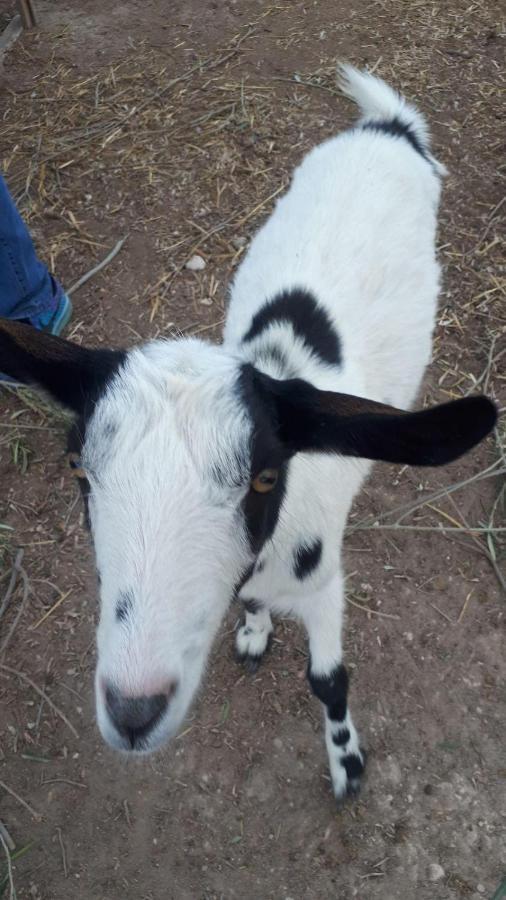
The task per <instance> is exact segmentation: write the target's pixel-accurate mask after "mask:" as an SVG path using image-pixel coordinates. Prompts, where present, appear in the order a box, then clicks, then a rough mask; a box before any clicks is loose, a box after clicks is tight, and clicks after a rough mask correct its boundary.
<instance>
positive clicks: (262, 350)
mask: <svg viewBox="0 0 506 900" xmlns="http://www.w3.org/2000/svg"><path fill="white" fill-rule="evenodd" d="M253 363H254V365H255V366H256V368H257V369H259V370H260V371H262V369H263V367H270V366H272V365H273V364H274V365H275V366H277V367H278V371H279V377H280V378H283V379H284V378H295V377H296V375H297V372H296V370H295V369H294V367H293V366H292V365H291V363H290V361H289V359H288V357H287V355H286V353H285V352H284V351H283V350H282V349H281V347H278V345H277V344H275V343H273V342H271V341H269V343H267V344H260V346H259V347H258V348H257V349H255V352H254V355H253Z"/></svg>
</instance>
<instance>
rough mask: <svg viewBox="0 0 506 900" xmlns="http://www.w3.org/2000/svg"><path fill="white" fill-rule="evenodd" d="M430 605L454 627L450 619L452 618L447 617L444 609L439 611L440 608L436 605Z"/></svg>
mask: <svg viewBox="0 0 506 900" xmlns="http://www.w3.org/2000/svg"><path fill="white" fill-rule="evenodd" d="M430 605H431V606H432V609H435V610H436V612H438V613H439V615H440V616H443V619H446V621H447V622H449V623H450V625H453V622H452V620H451V619H450V616H447V615H446V613H445V612H443V610H442V609H439V606H436V604H435V603H431V604H430Z"/></svg>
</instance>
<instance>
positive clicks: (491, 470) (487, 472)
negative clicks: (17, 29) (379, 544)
mask: <svg viewBox="0 0 506 900" xmlns="http://www.w3.org/2000/svg"><path fill="white" fill-rule="evenodd" d="M501 462H502V460H500V459H496V461H495V462H494V463H492V465H490V466H487V468H486V469H483V470H482V471H481V472H478V474H477V475H472V476H471V477H470V478H464V480H463V481H456V482H455V483H454V484H451V485H450V486H449V487H445V488H440V489H439V490H438V491H434V493H433V494H429V496H428V497H425V498H424V499H423V500H420V501H419V502H418V503H403V504H401V505H400V506H394V507H393V508H392V509H386V510H385V511H384V512H381V513H379V515H377V516H369V517H368V518H367V519H362V520H361V521H360V522H357V524H356V525H350V526H349V527H348V528H347V529H346V532H347V533H348V534H349V533H351V532H352V531H355V530H361V529H362V527H363V526H365V525H374V523H375V522H377V521H379V520H381V519H386V518H388V517H389V516H393V515H395V513H402V515H401V516H400V517H399V518H398V519H397V522H401V521H402V520H403V519H404V518H406V516H409V514H410V513H412V512H414V511H415V510H416V509H420V508H421V507H422V506H425V504H426V503H429V502H432V501H433V500H439V499H440V498H441V497H446V495H447V494H452V493H453V492H454V491H458V490H460V488H463V487H466V486H467V485H468V484H471V483H472V482H474V481H483V480H484V479H485V478H496V477H497V476H499V475H506V466H503V467H502V468H498V467H499V466H500V465H501Z"/></svg>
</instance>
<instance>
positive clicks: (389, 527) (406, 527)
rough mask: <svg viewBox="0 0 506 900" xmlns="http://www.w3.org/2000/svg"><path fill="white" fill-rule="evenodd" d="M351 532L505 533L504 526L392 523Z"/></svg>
mask: <svg viewBox="0 0 506 900" xmlns="http://www.w3.org/2000/svg"><path fill="white" fill-rule="evenodd" d="M353 531H440V532H442V533H443V534H445V532H447V531H451V532H455V531H457V532H461V533H462V534H498V533H500V532H503V531H506V526H505V527H504V528H502V527H501V528H489V527H488V526H486V525H483V526H478V525H477V526H476V527H474V526H472V525H471V526H470V527H469V528H464V527H463V526H462V527H458V528H453V527H447V526H446V525H398V524H397V523H396V522H394V523H393V524H392V525H379V524H376V523H374V524H373V525H357V526H355V527H354V528H353Z"/></svg>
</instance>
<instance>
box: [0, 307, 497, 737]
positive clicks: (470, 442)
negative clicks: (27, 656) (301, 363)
mask: <svg viewBox="0 0 506 900" xmlns="http://www.w3.org/2000/svg"><path fill="white" fill-rule="evenodd" d="M0 367H1V369H2V370H3V371H5V372H7V373H8V374H10V375H12V376H13V377H15V378H17V379H19V380H21V381H23V382H26V383H35V384H38V385H39V386H41V387H42V388H44V389H46V390H47V391H49V392H50V393H51V394H52V395H53V396H54V397H55V399H56V400H58V401H59V402H61V403H63V404H65V405H66V406H68V407H70V408H71V409H72V410H73V411H74V413H75V414H76V424H75V426H74V428H73V430H72V433H71V436H70V446H71V449H72V451H73V454H74V455H75V458H79V460H80V468H79V469H78V474H79V475H80V476H81V484H82V487H83V493H84V494H85V497H86V500H87V504H88V512H89V522H90V526H91V532H92V535H93V540H94V544H95V553H96V559H97V569H98V573H99V578H100V595H101V609H100V623H99V627H98V665H97V673H96V702H97V717H98V722H99V726H100V729H101V731H102V734H103V736H104V738H105V739H106V740H107V741H108V743H110V744H111V745H112V746H114V747H117V748H120V749H124V750H134V751H149V750H153V749H156V748H157V747H159V746H160V745H161V744H162V743H164V742H165V741H166V740H167V739H168V738H169V737H170V736H171V735H172V734H173V733H174V732H175V731H176V730H177V729H178V728H179V726H180V725H181V722H182V720H183V718H184V716H185V714H186V712H187V710H188V707H189V705H190V702H191V700H192V697H193V695H194V693H195V690H196V688H197V686H198V683H199V681H200V677H201V674H202V671H203V668H204V665H205V662H206V659H207V656H208V653H209V650H210V646H211V643H212V639H213V636H214V634H215V633H216V630H217V628H218V626H219V623H220V621H221V619H222V617H223V615H224V613H225V611H226V608H227V605H228V603H229V600H230V599H231V597H232V596H233V593H234V587H235V586H236V585H237V584H238V583H239V582H240V581H241V578H242V577H243V576H244V573H245V572H246V571H247V570H248V569H249V567H250V566H251V565H252V564H254V561H255V559H256V558H257V557H258V554H259V553H260V551H261V549H262V547H263V545H264V543H265V541H266V540H268V539H269V537H270V536H271V535H272V533H273V530H274V528H275V526H276V522H277V520H278V517H279V515H280V514H281V515H282V503H283V496H284V490H285V481H286V473H287V466H288V463H289V460H290V458H291V457H292V456H293V455H294V454H295V453H297V452H300V451H303V452H329V453H340V454H343V455H350V456H358V457H364V458H369V459H383V460H387V461H392V462H400V463H412V464H418V465H440V464H443V463H445V462H449V461H451V460H453V459H456V458H457V457H458V456H460V455H461V454H462V453H464V452H466V450H468V449H470V448H471V447H472V446H474V445H475V444H476V443H478V442H479V441H480V440H481V439H482V438H483V437H484V436H485V435H486V434H487V433H488V431H489V430H490V429H491V428H492V427H493V425H494V422H495V418H496V413H495V408H494V406H493V404H492V403H491V402H490V401H489V400H487V399H486V398H484V397H474V398H468V399H465V400H461V401H455V402H453V403H449V404H445V405H444V406H439V407H434V408H432V409H428V410H424V411H422V412H417V413H404V412H401V411H399V410H395V409H392V408H390V407H386V406H383V405H382V404H378V403H374V402H373V401H370V400H365V399H363V398H358V397H352V396H349V395H343V394H337V393H332V392H327V391H319V390H317V389H316V388H314V387H312V386H311V385H310V384H308V383H307V382H304V381H300V380H290V381H276V380H274V379H272V378H270V377H268V376H266V375H262V374H261V373H259V372H258V371H256V370H255V369H254V368H252V367H251V366H249V365H245V364H244V362H243V361H242V360H241V359H240V358H238V357H236V356H233V355H230V354H229V353H227V352H226V351H225V349H224V348H221V347H215V346H212V345H210V344H206V343H203V342H201V341H197V340H195V339H181V340H175V341H154V342H152V343H148V344H146V345H144V346H142V347H137V348H134V349H133V350H130V351H128V352H120V351H110V350H86V349H84V348H82V347H78V346H76V345H74V344H71V343H69V342H68V341H64V340H62V339H59V338H54V337H51V336H49V335H45V334H40V333H38V332H36V331H34V330H33V329H31V328H30V327H28V326H23V325H21V324H18V323H13V322H6V321H5V320H0ZM308 502H309V500H308Z"/></svg>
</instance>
